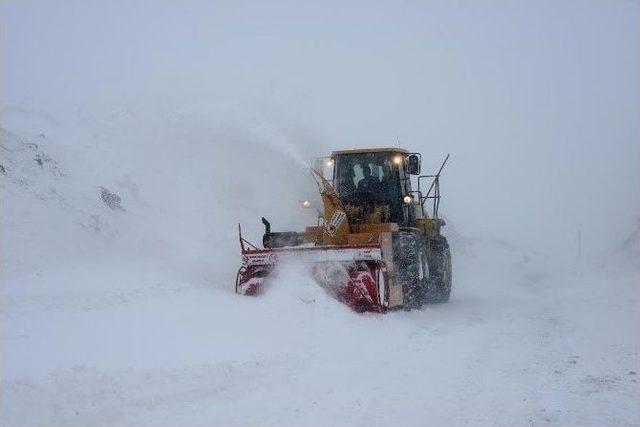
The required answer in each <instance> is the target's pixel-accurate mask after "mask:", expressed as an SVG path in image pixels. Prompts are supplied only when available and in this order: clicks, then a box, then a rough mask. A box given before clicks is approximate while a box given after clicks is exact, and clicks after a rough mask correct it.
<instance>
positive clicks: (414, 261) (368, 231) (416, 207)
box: [236, 148, 452, 312]
mask: <svg viewBox="0 0 640 427" xmlns="http://www.w3.org/2000/svg"><path fill="white" fill-rule="evenodd" d="M448 159H449V155H447V157H446V158H445V160H444V162H443V163H442V165H441V166H440V168H439V170H438V171H437V173H435V174H434V175H420V166H421V160H422V156H421V155H420V154H419V153H410V152H408V151H406V150H402V149H399V148H377V149H367V150H344V151H334V152H333V153H331V156H330V157H327V158H323V159H318V161H316V164H315V166H314V167H313V168H312V169H311V172H312V176H313V178H314V179H315V181H316V183H317V185H318V189H319V192H320V196H321V198H322V204H323V206H322V209H319V210H318V211H319V217H318V223H317V225H314V226H309V227H307V228H306V230H305V231H303V232H296V231H285V232H274V231H272V230H271V224H270V223H269V221H267V220H266V219H265V218H262V222H263V224H264V226H265V233H264V235H263V238H262V246H263V247H262V248H259V247H257V246H256V245H254V244H252V243H250V242H249V241H248V240H246V239H245V238H244V237H243V236H242V230H241V228H240V226H239V225H238V233H239V239H240V248H241V251H242V266H241V267H240V269H239V270H238V274H237V277H236V293H239V294H243V295H259V294H260V293H261V292H263V291H264V289H265V287H266V286H267V285H268V282H269V277H270V275H271V274H272V273H273V272H274V270H275V269H276V266H277V265H278V264H280V263H283V262H301V263H306V264H308V265H309V267H310V270H311V273H312V275H313V277H314V279H315V280H316V281H317V282H318V283H319V284H320V285H321V286H322V287H324V288H325V289H326V290H327V292H329V293H330V294H331V295H332V296H333V297H335V298H337V299H339V300H340V301H343V302H344V303H346V304H347V305H349V306H350V307H352V308H353V309H354V310H356V311H359V312H360V311H376V312H385V311H387V310H390V309H397V308H404V309H406V310H410V309H414V308H420V307H421V306H422V305H423V304H425V303H440V302H446V301H448V300H449V295H450V293H451V281H452V278H451V253H450V250H449V244H448V242H447V239H446V238H445V237H444V236H443V235H442V234H441V233H440V230H441V228H442V226H444V225H445V222H444V221H443V220H442V219H440V218H438V209H439V205H440V174H441V172H442V169H443V168H444V166H445V164H446V162H447V160H448ZM414 188H417V189H414ZM302 206H303V207H310V206H311V203H310V202H309V201H304V202H302Z"/></svg>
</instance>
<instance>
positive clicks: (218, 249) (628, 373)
mask: <svg viewBox="0 0 640 427" xmlns="http://www.w3.org/2000/svg"><path fill="white" fill-rule="evenodd" d="M1 142H2V150H3V151H2V157H1V158H2V165H3V168H4V172H3V173H2V175H0V183H1V185H2V187H1V190H2V206H3V208H2V216H1V217H2V224H1V225H2V233H1V236H2V275H1V277H0V278H1V281H2V282H1V285H2V295H1V296H2V300H1V304H2V305H1V308H0V310H1V311H0V316H1V328H2V329H1V331H2V336H1V340H2V341H1V348H2V360H1V365H0V366H1V370H0V374H1V381H2V382H1V392H2V394H1V396H0V405H1V406H0V421H1V424H2V425H8V426H21V425H225V426H228V425H277V426H283V425H309V426H315V425H362V426H374V425H380V426H386V425H568V424H571V425H573V424H590V425H637V424H638V423H639V422H640V411H639V408H638V402H639V401H640V387H639V386H638V382H637V380H638V375H637V372H638V371H639V370H640V369H639V368H640V362H639V350H640V349H639V346H640V338H639V335H638V325H640V313H639V310H638V309H639V303H640V301H639V292H638V291H639V290H640V281H639V280H638V278H639V274H638V268H637V251H638V242H637V233H636V236H635V237H633V236H632V237H631V238H630V240H629V241H627V242H625V243H624V245H622V246H621V248H620V249H619V250H620V251H623V252H624V253H623V254H614V255H615V256H612V258H611V259H603V260H602V261H601V262H597V263H596V262H592V263H587V262H586V261H584V262H582V263H581V264H576V265H571V266H563V267H558V265H557V264H558V263H557V262H555V260H553V259H549V258H547V257H545V255H544V254H527V253H524V252H523V251H521V250H520V249H518V248H516V247H514V246H511V245H509V244H506V243H503V242H500V241H497V240H494V239H481V238H476V239H470V238H465V237H462V236H460V235H459V234H457V233H451V235H450V240H451V243H452V247H453V257H454V258H453V259H454V290H453V294H452V298H451V301H450V302H449V303H448V304H443V305H436V306H429V307H426V308H424V309H423V310H420V311H412V312H404V311H399V312H392V313H388V314H386V315H378V314H356V313H353V312H351V311H349V310H348V309H347V307H345V306H343V305H341V304H340V303H338V302H336V301H334V300H332V299H331V298H330V297H328V296H327V295H326V294H325V293H324V291H323V290H322V289H320V288H319V287H318V286H316V285H315V284H314V283H313V282H312V281H311V280H310V278H309V277H308V274H307V273H306V271H305V270H304V269H303V268H302V267H300V266H295V265H288V266H283V267H282V270H281V271H280V272H279V275H278V277H277V279H274V280H273V282H272V283H271V286H270V287H269V289H268V292H266V294H265V295H264V296H263V297H261V298H250V297H241V296H237V295H235V294H234V293H233V281H234V273H235V269H236V267H237V262H238V255H237V254H238V248H237V239H236V235H235V229H234V228H233V221H235V220H237V218H235V217H236V216H237V215H239V216H241V218H240V219H242V220H243V221H247V222H249V221H254V222H256V223H257V220H256V219H258V218H259V215H260V211H261V206H260V204H264V203H266V202H267V201H268V198H269V194H266V195H265V194H261V192H260V191H256V192H255V194H253V193H251V191H250V190H248V189H247V188H248V187H243V191H245V190H246V191H248V192H249V195H250V198H249V200H248V201H247V200H246V199H245V200H240V201H238V200H236V198H234V197H233V195H234V194H235V192H236V190H237V188H230V187H228V186H226V184H224V183H223V184H220V183H219V182H218V184H217V185H216V184H214V185H212V187H211V192H212V193H213V196H212V197H213V198H214V202H215V203H220V204H221V205H224V206H227V207H228V209H221V210H220V211H219V212H213V211H206V210H205V212H204V214H206V215H204V214H201V213H199V212H197V211H198V210H199V207H200V205H198V204H197V203H201V204H202V206H209V202H202V201H201V200H196V201H194V202H193V205H190V204H188V203H182V204H179V203H176V200H178V199H180V197H182V199H181V200H179V201H181V202H184V201H185V200H187V199H189V197H191V196H193V195H194V194H198V193H197V191H195V190H194V191H193V192H191V193H189V194H188V195H187V196H184V195H182V196H180V195H179V194H178V193H180V191H173V192H172V191H169V190H167V199H166V200H165V199H163V198H157V197H151V196H149V195H148V194H145V189H150V188H151V187H150V186H148V185H147V186H146V187H145V186H144V185H142V186H139V185H138V184H137V182H136V181H141V182H143V183H144V182H145V181H144V180H145V178H146V179H148V180H151V181H152V180H153V179H152V178H149V177H145V176H143V175H140V174H139V175H136V174H135V173H134V174H133V175H132V176H129V175H127V176H126V177H120V178H118V179H115V178H114V179H112V180H111V181H109V179H108V178H104V179H105V181H104V185H105V186H109V188H110V191H114V192H117V193H118V194H119V195H120V196H121V197H122V207H123V208H124V210H117V209H116V210H111V209H109V208H108V207H107V206H106V205H105V204H104V203H103V201H102V200H101V199H100V188H99V184H100V183H99V182H90V179H89V177H106V176H108V174H106V175H105V174H103V175H101V174H100V173H99V171H96V170H95V169H92V164H91V162H90V161H88V160H87V159H96V158H97V157H98V156H104V153H103V152H100V150H98V152H97V153H96V152H95V150H90V151H87V152H86V153H84V154H83V153H80V154H78V153H76V154H73V155H72V154H70V152H71V150H69V147H70V146H71V144H67V145H65V143H64V142H63V141H61V140H58V141H56V142H52V141H51V137H50V136H49V135H44V134H42V135H37V134H33V135H28V136H24V135H22V134H20V135H19V134H16V133H12V132H9V131H8V130H4V129H3V130H2V140H1ZM87 144H88V143H87ZM74 146H77V144H76V145H74ZM65 147H66V149H65ZM94 148H95V147H94ZM280 148H282V147H280ZM65 150H66V151H65ZM54 152H55V153H57V154H58V155H59V158H61V159H64V161H61V162H60V161H58V160H57V157H56V156H54V154H53V153H54ZM89 153H91V154H89ZM129 154H130V153H129ZM267 154H268V153H267ZM74 156H75V157H74ZM85 156H86V158H85ZM142 157H143V156H141V157H140V158H142ZM159 157H161V156H160V155H158V154H157V153H156V154H155V159H154V160H158V158H159ZM38 159H39V160H38ZM83 159H84V160H83ZM174 160H175V159H169V160H167V162H168V163H170V162H172V161H174ZM232 160H233V159H232ZM262 160H264V157H263V158H262ZM127 161H128V162H130V163H129V164H131V160H130V159H129V160H127ZM134 163H135V162H134ZM168 163H167V164H168ZM267 163H268V164H271V163H275V165H276V166H277V165H278V160H277V159H276V158H269V162H267ZM113 164H115V163H112V165H113ZM194 164H196V165H198V162H197V161H194ZM254 166H255V165H254ZM96 167H97V166H96ZM270 167H273V165H272V166H270ZM214 169H215V168H214ZM203 170H204V169H203ZM198 171H199V169H197V167H196V170H195V172H194V171H190V172H189V173H190V174H195V175H197V173H198ZM260 172H261V171H260V169H259V168H258V170H257V174H258V175H259V174H260ZM274 173H275V174H276V175H277V174H278V173H281V174H282V173H284V172H282V171H280V172H278V171H274ZM291 173H292V174H295V173H297V172H291ZM115 175H117V174H115ZM115 175H114V176H115ZM189 177H191V175H189ZM218 178H220V177H218ZM276 178H278V176H276ZM171 179H175V180H178V183H177V184H175V186H176V188H178V189H180V188H187V187H188V186H189V185H191V183H192V182H195V180H194V181H190V182H189V183H188V184H187V185H185V186H183V187H181V185H182V184H180V182H179V180H180V179H184V177H180V174H176V173H175V171H174V173H173V178H171ZM251 179H253V180H255V181H254V182H252V181H251ZM261 180H262V178H261V177H260V176H253V177H248V178H245V181H243V182H241V183H240V184H239V185H241V186H242V185H246V186H250V185H255V186H263V185H264V183H263V181H261ZM285 181H286V179H282V177H279V179H276V182H278V183H282V184H283V186H284V187H286V188H288V189H289V190H290V189H291V188H292V186H294V185H301V184H293V183H291V182H285ZM229 182H230V181H229ZM165 184H166V182H165ZM274 185H275V184H274ZM273 191H278V189H277V188H274V189H273ZM244 194H246V193H244ZM294 199H295V198H292V199H291V200H290V201H293V200H294ZM215 203H214V205H215ZM243 204H245V205H243ZM285 204H286V203H285ZM267 209H268V208H267ZM283 209H284V208H283ZM293 215H294V214H291V216H293ZM207 222H208V225H206V224H207ZM284 222H285V221H284V220H281V221H280V223H284ZM302 223H304V221H302ZM259 230H260V228H259V227H258V226H257V225H256V226H253V228H251V227H249V232H250V233H254V235H255V237H257V236H258V232H259ZM634 239H635V240H634Z"/></svg>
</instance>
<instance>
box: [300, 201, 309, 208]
mask: <svg viewBox="0 0 640 427" xmlns="http://www.w3.org/2000/svg"><path fill="white" fill-rule="evenodd" d="M300 206H302V207H303V208H305V209H306V208H310V207H311V202H310V201H308V200H303V201H301V202H300Z"/></svg>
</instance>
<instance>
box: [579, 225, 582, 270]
mask: <svg viewBox="0 0 640 427" xmlns="http://www.w3.org/2000/svg"><path fill="white" fill-rule="evenodd" d="M581 259H582V229H581V228H578V262H580V260H581Z"/></svg>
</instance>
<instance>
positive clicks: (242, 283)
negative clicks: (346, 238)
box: [236, 227, 389, 312]
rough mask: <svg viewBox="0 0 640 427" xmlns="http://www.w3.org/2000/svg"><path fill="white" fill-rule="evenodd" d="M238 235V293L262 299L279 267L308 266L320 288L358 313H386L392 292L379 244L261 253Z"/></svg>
mask: <svg viewBox="0 0 640 427" xmlns="http://www.w3.org/2000/svg"><path fill="white" fill-rule="evenodd" d="M238 231H239V237H240V248H241V251H242V266H241V267H240V269H239V270H238V274H237V276H236V293H238V294H241V295H252V296H253V295H259V294H260V293H261V292H262V291H263V290H264V284H265V281H266V280H267V279H268V277H269V275H270V274H271V273H272V272H273V271H274V269H275V268H276V266H277V265H279V264H282V263H287V262H295V263H301V264H305V265H308V266H309V268H310V271H311V274H312V276H313V278H314V279H315V280H316V281H317V282H318V284H320V285H321V286H322V287H323V288H324V289H325V290H326V291H327V292H328V293H329V294H330V295H331V296H333V297H334V298H336V299H338V300H340V301H342V302H344V303H345V304H347V305H349V306H350V307H351V308H353V309H354V310H355V311H358V312H363V311H373V312H384V311H386V309H387V306H388V302H387V301H388V297H387V296H388V295H389V289H388V287H387V283H388V280H387V272H386V269H385V268H384V261H383V257H382V249H381V247H380V245H379V244H363V245H343V246H293V247H283V248H272V249H260V248H258V247H256V246H255V245H253V244H251V243H250V242H248V241H247V240H245V239H244V238H243V237H242V232H241V230H240V228H239V227H238Z"/></svg>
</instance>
